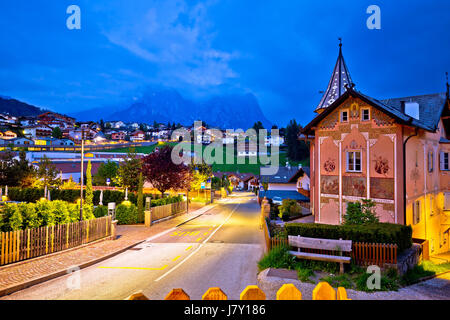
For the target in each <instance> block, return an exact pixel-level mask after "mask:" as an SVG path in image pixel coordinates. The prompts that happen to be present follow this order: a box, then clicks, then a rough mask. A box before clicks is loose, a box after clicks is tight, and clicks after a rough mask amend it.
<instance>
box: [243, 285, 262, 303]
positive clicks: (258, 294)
mask: <svg viewBox="0 0 450 320" xmlns="http://www.w3.org/2000/svg"><path fill="white" fill-rule="evenodd" d="M240 299H241V300H266V294H265V293H264V292H263V291H262V290H261V289H260V288H258V286H254V285H253V286H247V288H245V289H244V291H242V292H241V295H240Z"/></svg>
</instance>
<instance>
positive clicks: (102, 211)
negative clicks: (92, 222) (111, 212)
mask: <svg viewBox="0 0 450 320" xmlns="http://www.w3.org/2000/svg"><path fill="white" fill-rule="evenodd" d="M107 214H108V207H107V206H97V207H95V208H94V216H95V217H96V218H100V217H104V216H106V215H107Z"/></svg>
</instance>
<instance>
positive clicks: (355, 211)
mask: <svg viewBox="0 0 450 320" xmlns="http://www.w3.org/2000/svg"><path fill="white" fill-rule="evenodd" d="M377 222H379V219H378V217H377V215H376V213H375V202H374V201H373V200H371V199H362V200H361V202H359V201H357V202H349V203H348V206H347V211H346V214H345V215H344V224H346V225H366V224H373V223H377Z"/></svg>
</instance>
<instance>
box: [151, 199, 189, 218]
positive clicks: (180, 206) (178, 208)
mask: <svg viewBox="0 0 450 320" xmlns="http://www.w3.org/2000/svg"><path fill="white" fill-rule="evenodd" d="M151 210H152V221H156V220H159V219H163V218H167V217H170V216H172V215H175V214H178V213H182V212H185V211H186V210H187V202H186V201H182V202H175V203H170V204H166V205H164V206H157V207H152V208H151Z"/></svg>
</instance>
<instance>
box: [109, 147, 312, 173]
mask: <svg viewBox="0 0 450 320" xmlns="http://www.w3.org/2000/svg"><path fill="white" fill-rule="evenodd" d="M176 144H178V142H169V143H159V144H154V145H151V146H142V147H136V148H135V152H137V153H145V154H149V153H152V152H153V151H155V148H156V147H162V146H164V145H171V146H175V145H176ZM205 148H207V146H202V154H203V155H205ZM128 151H129V148H120V149H112V150H108V151H107V152H128ZM227 154H228V155H229V157H231V159H233V161H231V162H232V163H226V156H227ZM276 155H278V163H279V165H280V166H284V165H286V161H287V160H288V159H287V157H286V153H285V151H284V150H280V152H279V153H278V154H275V155H273V156H276ZM214 156H215V152H214V151H213V152H211V155H210V156H208V157H205V159H204V160H205V161H206V160H208V159H209V161H208V162H209V163H211V162H212V158H213V157H214ZM238 158H240V157H238V156H237V153H236V150H232V151H231V153H230V151H229V150H227V149H224V151H223V158H222V163H214V164H213V165H212V167H213V171H214V172H216V171H220V172H237V171H239V172H240V173H253V174H255V175H258V174H259V173H260V167H261V166H262V165H264V164H262V163H261V162H260V158H259V157H258V158H257V161H256V163H255V164H253V163H251V161H250V159H249V158H248V157H245V162H244V163H242V164H240V163H238ZM270 159H273V158H270ZM289 163H290V165H291V166H298V165H299V164H300V163H301V164H302V166H305V167H307V166H309V158H308V159H305V160H303V161H289Z"/></svg>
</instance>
